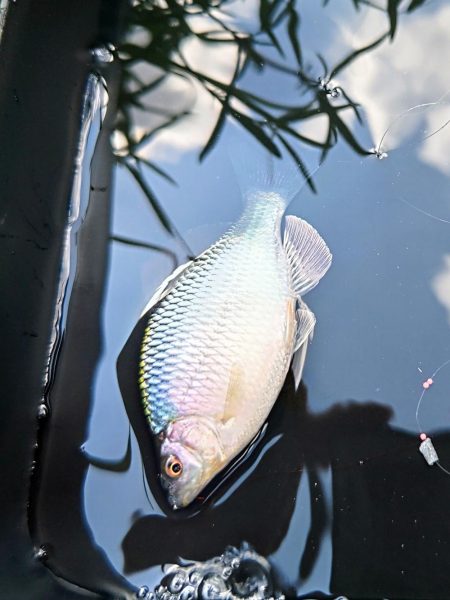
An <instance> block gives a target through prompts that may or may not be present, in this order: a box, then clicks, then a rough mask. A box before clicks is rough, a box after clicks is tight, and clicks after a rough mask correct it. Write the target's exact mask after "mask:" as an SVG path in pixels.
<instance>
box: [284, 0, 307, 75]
mask: <svg viewBox="0 0 450 600" xmlns="http://www.w3.org/2000/svg"><path fill="white" fill-rule="evenodd" d="M288 19H289V20H288V34H289V39H290V41H291V46H292V49H293V51H294V54H295V58H296V59H297V63H298V64H299V65H301V64H302V62H303V61H302V51H301V47H300V42H299V37H298V27H299V23H300V18H299V16H298V13H297V11H296V9H295V3H294V2H293V1H291V2H290V3H289V17H288Z"/></svg>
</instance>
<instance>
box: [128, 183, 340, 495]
mask: <svg viewBox="0 0 450 600" xmlns="http://www.w3.org/2000/svg"><path fill="white" fill-rule="evenodd" d="M288 199H289V198H287V197H284V196H282V195H281V194H276V193H272V192H270V193H268V192H252V193H251V194H249V195H248V197H247V207H246V210H245V211H244V213H243V215H242V217H241V219H240V220H239V221H238V222H237V223H236V224H235V225H234V226H233V227H231V228H230V229H229V231H228V232H227V233H226V234H224V235H223V236H222V237H221V238H220V239H219V240H218V241H217V242H216V243H215V244H213V245H212V246H211V247H210V248H209V249H207V250H206V251H205V252H204V253H203V254H201V255H200V256H199V257H198V258H197V259H195V260H194V261H192V262H191V263H189V264H188V265H187V266H185V267H181V268H180V269H178V270H177V271H176V272H175V274H174V275H173V276H171V277H170V278H168V280H167V282H166V283H165V284H164V285H162V286H161V288H160V290H159V291H158V293H157V294H156V298H154V300H153V301H152V303H151V308H150V310H149V312H148V322H147V326H146V328H145V333H144V337H143V340H142V347H141V359H140V377H139V384H140V388H141V393H142V402H143V405H144V414H145V415H146V418H147V420H148V423H149V426H150V429H151V431H152V433H153V434H154V435H156V436H160V439H161V440H162V444H161V452H162V453H163V454H162V457H164V456H165V457H166V458H165V460H169V461H171V460H173V459H174V458H173V457H174V453H175V452H178V453H180V452H183V453H184V454H186V456H185V461H187V462H186V464H185V465H184V468H183V475H182V476H181V478H180V479H179V482H180V495H179V497H178V498H175V496H174V489H175V487H174V486H175V483H174V482H173V481H170V480H168V481H167V482H166V483H167V485H168V487H169V489H170V490H171V492H170V494H169V495H170V498H172V500H171V501H172V503H173V505H174V506H175V505H177V506H178V505H186V504H187V503H189V502H190V501H191V500H192V498H193V496H194V495H195V493H196V492H198V491H200V489H201V487H202V486H203V485H205V484H206V483H207V482H208V481H209V480H210V479H211V478H212V477H213V476H214V474H215V473H216V472H217V471H218V470H220V469H221V468H223V467H224V466H225V465H226V464H227V463H228V462H229V461H230V460H231V459H232V458H233V457H235V456H236V455H237V454H238V453H239V452H240V451H241V450H242V449H243V448H245V446H246V445H247V444H248V443H249V442H250V441H251V440H252V439H253V438H254V436H255V435H256V433H257V432H258V430H259V429H260V428H261V426H262V425H263V423H264V421H265V420H266V418H267V416H268V414H269V412H270V410H271V408H272V406H273V404H274V402H275V400H276V397H277V396H278V393H279V391H280V389H281V387H282V385H283V382H284V379H285V377H286V373H287V370H288V368H289V364H290V362H291V359H292V356H293V354H294V352H295V350H297V349H300V348H301V347H302V345H304V344H305V343H306V342H307V339H308V336H309V334H310V332H311V331H312V327H313V326H314V322H315V320H314V316H313V314H312V313H311V311H309V309H308V308H307V307H306V305H305V304H304V303H302V301H301V299H300V295H299V294H297V293H296V287H300V288H301V289H302V290H307V289H308V286H309V288H311V287H313V286H314V285H315V283H317V281H318V280H319V279H320V277H321V276H322V275H323V273H324V272H325V271H326V269H327V268H328V266H329V261H330V257H331V255H330V254H329V251H328V249H327V248H326V246H325V244H324V242H323V240H321V238H320V236H318V234H317V232H316V231H315V230H314V229H313V228H311V226H309V225H308V224H306V223H305V222H303V221H301V220H300V219H297V221H298V222H296V224H295V223H294V225H295V226H292V227H291V229H292V231H291V230H289V231H290V238H289V239H288V240H287V245H286V241H285V243H284V245H283V243H282V241H281V235H280V226H281V218H282V215H283V212H284V209H285V207H286V204H287V201H288ZM291 223H292V222H288V227H287V230H288V229H289V227H290V226H291ZM289 244H290V245H289ZM302 245H303V246H305V248H306V251H305V252H304V253H305V257H303V258H304V259H305V260H304V264H299V262H298V260H297V258H296V256H295V249H296V247H297V246H298V247H299V248H300V255H301V253H302V250H301V248H302ZM300 257H301V256H300ZM301 258H302V257H301ZM309 264H311V269H309V267H308V265H309ZM305 281H306V282H307V283H305ZM296 307H297V308H298V309H299V310H300V313H298V314H297V313H296V312H295V311H296ZM302 357H303V358H302ZM303 359H304V352H303V354H302V355H301V356H300V358H299V359H298V361H297V363H296V370H297V375H298V373H301V368H302V362H301V361H302V360H303ZM161 436H162V437H161ZM171 444H172V446H173V444H175V446H173V447H175V448H178V450H176V449H175V450H171V451H170V452H171V453H172V454H170V455H167V456H166V455H165V454H164V452H169V449H168V450H166V449H165V448H166V447H167V448H170V447H172V446H171ZM184 446H186V451H184V450H183V447H184ZM192 452H194V454H192ZM175 458H176V460H178V458H177V457H176V456H175ZM191 460H192V461H193V463H192V465H191V469H189V464H187V463H188V462H189V461H191ZM179 464H180V465H181V463H179ZM199 464H201V465H202V467H201V475H199V474H198V473H199V469H200V467H199ZM181 468H182V467H181V466H180V469H181ZM190 471H191V472H192V473H194V471H195V473H196V475H195V476H194V475H192V481H190V479H189V472H190ZM180 472H181V471H179V472H178V475H179V473H180ZM162 475H163V478H164V477H165V474H164V473H162ZM199 482H200V483H199ZM184 488H185V489H184ZM191 488H192V489H191ZM181 492H183V493H181ZM174 498H175V499H174Z"/></svg>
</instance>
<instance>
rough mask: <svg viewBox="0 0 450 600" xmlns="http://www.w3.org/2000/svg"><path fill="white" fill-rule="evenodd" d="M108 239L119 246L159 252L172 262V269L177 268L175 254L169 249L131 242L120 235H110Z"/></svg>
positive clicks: (135, 241)
mask: <svg viewBox="0 0 450 600" xmlns="http://www.w3.org/2000/svg"><path fill="white" fill-rule="evenodd" d="M109 239H110V240H112V241H114V242H119V243H120V244H125V245H126V246H133V247H135V248H145V249H146V250H152V251H153V252H161V254H165V255H166V256H168V257H169V258H170V260H171V261H172V262H173V265H174V268H175V267H177V266H178V259H177V256H176V254H175V252H172V250H169V248H166V247H164V246H158V245H157V244H150V243H148V242H140V241H139V240H132V239H130V238H127V237H123V236H121V235H111V236H110V238H109Z"/></svg>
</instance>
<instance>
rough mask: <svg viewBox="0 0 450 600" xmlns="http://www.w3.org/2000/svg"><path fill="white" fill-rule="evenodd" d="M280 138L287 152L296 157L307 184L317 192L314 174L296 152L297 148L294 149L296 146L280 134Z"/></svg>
mask: <svg viewBox="0 0 450 600" xmlns="http://www.w3.org/2000/svg"><path fill="white" fill-rule="evenodd" d="M278 139H279V141H280V143H281V144H282V145H283V146H284V147H285V148H286V150H287V152H288V153H289V154H290V155H291V157H292V158H293V159H294V162H295V164H296V165H297V166H298V168H299V169H300V171H301V173H302V175H303V177H304V178H305V182H306V184H307V186H308V187H309V188H310V190H311V191H312V192H314V194H317V188H316V186H315V185H314V182H313V180H312V175H311V173H310V172H309V171H308V169H307V167H306V165H305V163H304V162H303V161H302V159H301V158H300V155H299V154H298V153H297V152H296V150H294V148H293V147H292V146H291V144H289V142H288V141H287V140H286V139H285V138H284V137H283V136H281V135H279V136H278Z"/></svg>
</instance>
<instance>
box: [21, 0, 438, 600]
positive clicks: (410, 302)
mask: <svg viewBox="0 0 450 600" xmlns="http://www.w3.org/2000/svg"><path fill="white" fill-rule="evenodd" d="M169 4H171V3H169ZM181 4H182V3H180V4H177V3H175V2H174V3H173V7H172V12H173V15H172V17H171V18H172V21H171V23H170V29H168V30H167V31H165V30H164V23H166V21H164V19H163V16H164V14H163V13H161V14H159V13H157V12H156V13H155V11H153V13H152V12H151V10H150V8H151V7H150V3H149V4H148V5H147V8H148V12H145V10H144V8H145V5H143V4H142V5H141V4H139V3H137V5H136V6H135V8H134V9H133V11H131V12H130V13H129V17H128V21H126V23H125V29H126V32H125V34H124V38H123V41H122V42H121V44H119V46H118V51H114V50H113V51H112V54H111V59H113V60H112V62H111V63H109V62H107V61H108V60H109V58H108V55H107V53H105V54H104V56H103V59H105V58H106V62H105V61H104V60H103V62H102V61H101V60H100V61H99V60H98V58H97V64H96V67H95V70H96V71H97V72H99V73H101V74H102V75H103V76H104V77H105V79H106V84H107V86H108V89H109V108H108V116H107V117H106V121H105V122H104V123H106V125H105V124H104V128H103V130H102V134H101V136H100V138H99V140H100V141H99V143H98V144H97V149H96V152H95V154H94V155H93V161H92V162H91V160H90V157H91V154H90V152H91V151H93V144H94V142H95V140H96V139H97V137H98V124H99V119H100V112H99V111H97V112H96V113H95V115H94V117H93V120H92V127H91V129H90V137H89V139H88V144H87V146H86V148H85V149H84V155H83V156H84V167H83V169H82V185H81V196H79V198H81V200H82V203H81V206H82V207H83V206H84V205H83V198H84V201H85V202H86V204H85V206H84V208H85V213H83V214H82V215H81V216H80V219H79V222H78V224H77V227H79V229H78V230H77V232H76V235H74V238H73V240H72V243H71V245H70V248H71V252H72V255H71V262H70V265H71V266H70V269H69V271H70V277H71V278H72V279H70V277H69V282H70V281H71V282H72V283H70V284H69V285H68V287H67V288H66V290H65V299H64V303H63V304H62V307H63V312H62V314H63V319H62V321H60V327H61V335H60V336H59V337H58V340H59V343H58V344H57V345H56V346H55V348H56V347H58V348H59V349H58V351H56V349H55V351H54V354H53V358H54V359H55V369H54V375H53V379H52V380H51V385H50V387H49V393H48V397H47V398H46V402H47V403H48V404H47V408H48V410H49V414H48V416H47V417H46V418H45V419H44V421H45V425H44V428H43V429H41V432H40V437H39V443H40V446H41V448H42V450H41V451H40V453H39V457H38V470H37V475H36V478H35V483H34V485H33V488H32V497H31V513H32V517H31V523H32V535H33V539H34V542H35V545H36V547H37V548H39V547H40V546H41V545H42V546H43V548H44V549H43V552H44V553H45V557H44V558H45V560H46V561H47V565H48V566H49V568H50V569H51V570H52V571H54V572H55V573H56V574H57V575H59V576H60V577H62V578H63V579H64V580H68V581H70V582H71V583H73V584H76V585H79V586H81V587H83V588H87V589H89V590H91V591H95V592H97V593H98V594H100V595H101V596H104V597H130V598H131V597H133V595H134V594H135V593H140V594H141V596H140V597H145V593H146V591H145V589H144V588H142V587H141V586H147V587H148V588H149V589H150V590H152V589H154V588H155V587H156V586H157V585H158V584H159V582H160V581H161V579H162V577H163V571H162V565H164V564H166V563H180V561H207V560H209V559H211V558H213V557H215V556H220V555H221V554H222V553H223V552H224V550H225V549H226V547H227V546H229V545H232V546H234V547H240V546H241V544H242V543H243V542H246V543H248V544H250V546H251V547H252V548H253V549H254V550H255V551H256V553H258V554H259V555H260V556H261V557H264V558H266V559H268V561H269V563H270V565H271V568H272V573H271V575H270V577H272V578H273V585H274V586H275V587H274V589H276V590H281V591H283V592H284V594H285V595H286V596H288V597H301V598H303V597H304V598H321V597H333V598H336V597H337V596H339V595H342V596H345V597H347V598H361V599H362V598H390V599H416V598H417V599H419V598H420V599H428V600H433V599H441V600H444V599H446V598H448V597H450V574H449V571H448V566H447V565H448V563H449V560H450V526H449V525H448V519H447V514H448V506H449V503H450V476H449V474H447V473H445V472H444V471H443V470H442V469H439V466H436V465H435V466H433V467H430V466H428V465H427V464H426V462H425V460H424V458H423V457H422V456H421V454H420V453H419V449H418V448H419V444H420V440H419V433H421V431H422V428H423V430H424V431H425V432H426V433H427V434H429V435H432V438H433V442H434V445H435V447H436V450H437V452H438V454H439V459H440V464H441V466H442V467H444V468H446V469H448V470H449V471H450V435H449V433H450V432H449V421H450V404H449V395H448V390H449V386H450V365H449V366H448V367H446V366H444V367H443V368H442V369H441V370H440V371H439V372H438V373H436V375H435V376H434V383H433V385H432V386H431V387H430V388H429V389H428V390H426V393H425V394H424V398H423V401H422V404H421V408H420V413H419V418H420V424H421V425H420V426H419V425H418V423H417V421H416V407H417V403H418V400H419V397H420V394H421V392H422V390H423V388H422V383H423V381H425V380H426V379H427V378H428V377H430V376H433V373H434V372H435V371H436V369H438V367H439V366H440V365H442V364H444V363H445V361H447V360H448V359H449V358H450V337H449V324H450V235H449V234H450V203H449V179H448V178H449V175H450V158H449V156H450V154H449V147H450V126H449V127H446V124H447V122H448V121H449V120H450V105H449V100H450V95H449V94H450V84H449V83H448V78H447V77H446V64H448V59H449V58H450V38H449V36H448V30H449V28H450V5H449V4H448V2H445V1H439V0H434V1H433V0H430V1H428V2H427V1H425V2H420V1H419V2H388V3H387V4H388V7H389V10H385V8H384V7H385V4H386V3H385V2H362V1H361V2H358V1H356V2H351V1H350V0H348V1H345V0H334V1H333V0H330V1H329V2H325V3H320V2H318V1H317V0H308V1H305V2H297V3H296V4H295V3H284V2H280V3H273V4H274V5H275V7H274V8H273V10H274V11H275V12H274V14H276V11H282V10H284V9H285V8H286V7H287V8H286V10H287V13H286V16H285V18H284V20H283V19H281V20H280V22H279V24H278V25H276V26H273V25H270V26H268V27H267V31H266V33H264V32H263V34H261V35H260V34H258V33H257V32H258V31H259V29H260V28H261V25H263V27H262V29H264V28H265V27H264V24H265V23H266V21H265V19H267V18H268V17H267V15H266V13H264V11H261V12H260V13H259V12H258V10H259V9H260V8H261V6H263V7H266V8H267V7H269V8H270V7H272V3H264V2H263V3H261V4H260V3H259V2H223V3H222V6H220V7H218V8H211V7H209V8H208V9H207V10H206V11H203V13H202V14H201V15H200V16H195V17H191V18H190V21H189V23H190V24H191V26H192V28H193V29H194V30H195V31H196V32H197V34H199V32H203V34H204V32H205V31H210V30H212V29H214V30H216V29H219V30H221V34H220V35H222V36H223V35H224V26H223V24H224V22H225V23H226V27H227V28H228V31H229V30H230V29H232V30H234V31H238V30H239V31H241V32H250V33H252V34H253V35H254V36H255V37H254V39H257V41H258V44H256V45H254V46H251V48H253V50H255V49H257V51H258V52H260V53H261V54H262V55H264V56H265V57H266V61H265V63H262V61H261V60H259V59H258V60H254V61H253V63H251V64H249V65H248V68H247V69H246V70H245V71H243V72H242V73H241V74H240V77H239V79H238V80H237V81H236V82H235V84H234V85H236V86H237V87H238V89H239V90H245V91H246V92H248V93H249V94H252V96H249V95H246V94H245V93H244V94H241V95H240V96H238V97H237V99H236V98H235V99H234V100H232V101H231V108H227V110H228V114H227V116H226V118H224V121H223V128H222V129H221V131H220V132H219V135H218V137H217V138H215V137H213V141H214V142H215V143H213V144H212V145H211V146H208V148H207V149H208V150H209V151H208V153H207V154H206V155H205V157H204V159H203V160H202V161H201V162H200V161H199V153H200V152H201V150H202V149H203V148H205V144H206V143H207V141H208V139H210V135H211V132H212V131H213V129H214V126H215V124H216V122H217V119H218V117H219V113H220V108H221V106H222V105H223V104H221V103H223V102H225V105H226V106H227V107H228V106H229V105H228V104H227V102H228V99H225V100H224V98H225V97H226V98H229V96H230V94H231V95H233V94H234V93H235V92H234V90H235V87H233V88H230V87H229V86H228V87H227V85H228V84H229V83H230V81H231V80H232V78H233V73H234V72H235V68H236V58H237V56H238V44H237V42H236V39H234V40H231V41H229V42H222V43H211V42H210V41H209V42H208V41H205V40H204V37H205V36H204V35H203V39H202V35H194V34H193V33H186V31H185V30H183V28H182V27H181V26H180V22H182V16H183V14H184V13H180V14H181V16H180V15H178V16H177V10H179V9H180V7H181ZM200 4H201V3H199V4H198V6H199V7H200ZM219 4H220V3H219ZM189 6H192V7H193V8H192V10H194V8H195V7H196V6H197V5H196V4H195V3H193V4H192V5H189ZM176 7H178V8H176ZM180 10H181V9H180ZM184 10H188V8H186V6H185V7H184ZM189 10H190V9H189ZM295 10H296V11H297V12H295ZM158 15H159V18H160V19H161V20H160V21H158V23H160V28H159V29H158V27H156V26H155V22H156V21H155V19H156V17H158ZM295 15H297V17H298V19H296V16H295ZM272 16H273V15H272ZM148 19H150V20H148ZM152 19H153V20H152ZM260 19H262V21H260ZM149 30H150V31H151V35H150V34H149ZM226 33H227V30H225V34H226ZM177 35H178V36H179V37H178V38H177ZM152 36H153V38H152ZM158 36H160V37H158ZM258 36H259V37H258ZM274 36H276V37H275V38H274ZM152 39H153V40H155V39H156V40H157V42H158V44H159V45H158V46H157V50H156V51H155V49H154V48H152ZM165 44H166V45H165ZM170 44H172V47H171V46H170ZM278 44H279V46H280V49H281V50H282V52H280V51H279V50H278V49H277V45H278ZM177 45H179V47H178V46H177ZM177 48H178V50H177ZM240 48H241V50H240V52H241V53H245V52H246V51H247V52H248V46H245V45H241V46H240ZM97 54H98V53H97ZM168 55H170V61H169V60H167V56H168ZM100 58H101V57H100ZM174 61H175V62H176V64H177V65H178V67H174V66H173V62H174ZM183 61H184V62H183ZM271 62H275V63H277V65H281V68H280V67H279V66H278V67H277V66H273V65H271ZM155 65H157V66H155ZM179 65H182V66H183V68H180V67H179ZM333 71H335V74H334V75H333V77H332V80H333V81H332V82H329V81H328V79H329V75H330V74H332V73H333ZM167 72H169V74H168V75H167V74H166V75H165V78H164V80H162V81H161V83H159V84H158V85H154V86H151V85H149V84H150V83H151V82H152V81H155V80H156V79H157V78H158V77H159V76H160V75H161V74H164V73H167ZM199 74H200V75H199ZM96 81H97V84H98V85H102V84H101V80H100V79H97V80H96ZM120 81H121V82H122V84H121V83H120ZM140 86H141V87H142V88H143V90H141V91H139V90H140ZM146 86H148V88H147V87H146ZM230 90H232V91H230ZM137 91H138V92H139V93H138V94H137ZM133 94H134V95H133ZM136 94H137V95H136ZM227 94H228V96H227ZM256 97H258V98H259V97H262V98H265V99H266V101H267V102H266V104H261V103H258V101H256V100H255V98H256ZM91 98H92V97H91ZM279 104H283V105H286V106H287V107H290V108H289V109H287V108H283V107H280V106H278V105H279ZM346 104H349V106H348V107H347V108H342V109H340V108H339V107H340V106H344V105H346ZM355 104H357V105H358V106H359V112H355ZM255 106H256V109H255ZM261 106H263V109H262V110H263V113H264V114H263V113H261V110H260V111H259V112H258V107H261ZM298 107H303V109H302V111H300V110H299V111H298V114H299V117H298V119H294V118H293V117H292V114H291V115H290V117H289V118H287V117H286V114H288V113H289V111H292V110H294V108H296V109H298ZM116 113H117V114H118V116H119V121H118V123H119V124H118V127H117V130H116V132H115V133H114V134H113V137H112V139H113V146H114V149H115V152H116V155H117V165H116V167H115V168H114V173H113V184H114V194H113V198H112V207H111V212H110V213H109V208H108V205H107V200H106V199H104V197H103V196H102V193H103V192H102V189H103V190H104V189H105V188H104V185H105V184H104V181H103V180H102V175H101V173H102V164H103V163H102V159H101V156H102V155H101V152H102V148H103V152H105V147H107V133H109V130H110V129H111V128H112V127H113V123H114V118H115V115H116ZM184 113H187V114H184ZM291 117H292V118H291ZM358 118H359V120H358ZM251 119H253V121H251ZM250 121H251V122H250ZM116 122H117V121H116ZM327 123H330V124H331V125H332V127H331V133H330V129H329V128H328V127H327ZM95 124H97V125H95ZM96 127H97V129H96ZM148 134H150V135H148ZM296 134H297V136H298V135H301V136H303V138H308V139H310V142H309V143H308V142H306V143H305V141H304V140H303V141H302V140H300V139H298V137H295V136H296ZM145 135H147V137H148V139H147V137H146V138H145V139H143V140H142V142H141V143H137V141H136V140H139V139H140V138H141V137H142V136H145ZM102 139H103V141H102ZM311 140H312V142H311ZM133 141H134V142H133ZM331 143H333V147H331ZM233 144H246V145H248V148H249V153H251V154H252V155H253V156H254V159H255V165H256V164H258V162H259V161H260V156H262V152H263V150H262V147H263V146H264V147H265V149H266V152H267V151H268V150H267V148H269V149H270V148H271V147H272V144H276V146H277V147H278V148H279V149H280V150H281V151H283V153H284V156H285V160H292V157H290V156H289V152H291V154H294V153H296V154H297V155H298V156H299V157H300V158H301V160H302V161H303V166H302V168H303V171H304V172H308V173H311V174H312V179H311V180H310V182H309V185H308V183H307V182H305V185H304V187H303V189H302V191H301V193H300V194H299V195H297V196H296V198H295V199H294V201H293V202H292V203H291V205H290V206H289V208H288V210H287V214H294V215H297V216H301V217H302V218H304V219H306V220H307V221H308V222H310V223H311V224H312V225H314V227H316V228H317V229H318V230H319V232H320V233H321V235H322V236H323V237H324V239H325V240H326V242H327V244H328V245H329V247H330V249H331V250H332V252H333V256H334V259H333V265H332V268H331V269H330V271H329V273H328V274H327V275H326V277H325V278H324V279H323V281H322V282H321V284H320V286H318V288H317V289H316V290H314V291H313V292H312V293H311V294H310V295H309V296H308V304H309V305H310V306H311V308H312V309H313V311H314V313H315V314H316V317H317V326H316V330H315V335H314V340H313V342H312V344H311V346H310V348H309V351H308V356H307V361H306V366H305V370H304V375H303V383H302V385H301V386H300V388H299V390H298V391H297V392H295V390H294V385H293V381H292V379H291V376H290V375H289V376H288V378H287V381H286V384H285V386H284V388H283V391H282V393H281V395H280V398H279V399H278V401H277V402H276V404H275V406H274V408H273V411H272V413H271V415H270V417H269V419H268V422H267V425H266V427H265V428H264V430H263V431H262V432H261V434H260V436H259V438H258V439H257V440H256V442H255V444H254V446H253V448H252V451H251V452H249V453H248V456H247V455H246V456H245V457H244V458H243V460H241V461H240V462H239V464H237V465H236V467H235V468H234V469H233V470H231V471H230V472H229V473H228V474H227V476H226V477H225V478H224V477H219V478H218V479H217V480H216V481H215V482H213V484H212V485H211V486H209V488H208V490H207V491H206V493H205V500H204V501H203V502H202V503H200V502H198V503H197V504H194V506H193V507H191V508H189V509H186V510H182V511H179V512H176V513H174V512H173V511H171V510H170V508H169V507H168V506H167V504H166V502H165V499H164V495H163V493H162V490H161V488H160V485H159V482H158V477H157V472H158V462H157V460H156V459H155V455H154V450H153V445H152V440H151V437H150V435H149V432H148V429H147V426H146V423H145V420H144V417H143V414H142V412H141V405H140V399H139V393H138V386H137V362H138V354H139V344H140V339H141V337H142V331H143V326H144V321H143V319H142V311H143V309H144V307H145V305H146V304H147V302H148V300H149V298H150V297H151V296H152V294H153V292H154V290H155V289H156V287H157V286H158V285H159V284H160V282H161V281H162V280H163V279H164V278H165V277H167V276H168V275H169V274H170V273H171V271H172V270H173V269H174V267H175V266H176V265H178V264H181V263H182V262H185V261H186V259H187V258H188V257H189V256H190V255H194V256H195V255H197V254H198V253H199V252H201V251H202V250H203V249H204V248H206V247H207V246H208V245H209V244H210V243H212V242H213V241H214V240H215V239H217V237H218V235H220V233H222V232H223V231H224V230H225V228H226V226H227V225H226V224H227V223H229V222H233V221H234V220H235V219H236V218H237V217H238V216H239V214H240V211H241V210H242V204H241V199H240V193H239V187H238V184H237V182H236V178H235V176H234V173H233V170H232V167H231V163H230V159H229V153H230V152H232V151H233ZM327 144H329V145H330V147H329V148H328V147H327ZM272 149H273V148H272ZM324 154H325V156H324ZM99 157H100V158H99ZM146 161H147V162H149V163H150V164H146ZM319 164H321V166H320V168H318V169H317V167H318V166H319ZM155 166H156V168H155ZM159 169H163V170H164V172H165V173H167V174H168V176H169V177H170V178H171V179H173V180H174V181H175V182H176V185H173V184H172V183H171V182H170V181H168V179H167V177H166V178H165V177H164V176H162V175H161V174H159V173H158V172H157V170H159ZM99 173H100V175H99ZM103 175H104V174H103ZM299 177H302V175H299ZM103 179H104V177H103ZM102 181H103V183H102ZM99 182H100V183H99ZM311 182H312V183H311ZM102 186H103V187H102ZM312 187H314V188H315V191H314V190H313V189H311V188H312ZM90 192H94V193H90ZM83 194H84V195H83ZM139 589H140V592H139ZM270 593H272V592H270ZM260 594H262V592H260ZM267 594H268V595H270V594H269V592H267ZM238 595H239V594H238ZM241 595H242V594H241ZM205 597H206V595H205Z"/></svg>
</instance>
